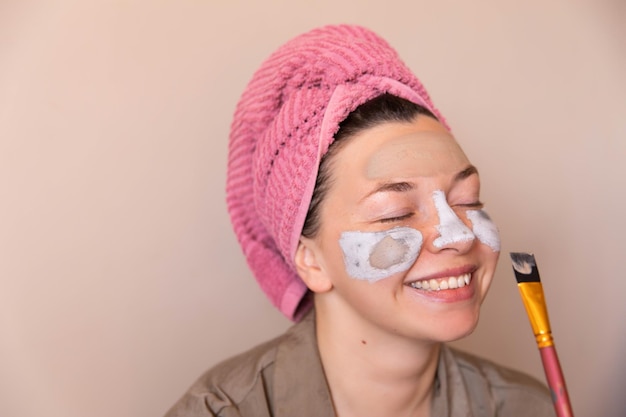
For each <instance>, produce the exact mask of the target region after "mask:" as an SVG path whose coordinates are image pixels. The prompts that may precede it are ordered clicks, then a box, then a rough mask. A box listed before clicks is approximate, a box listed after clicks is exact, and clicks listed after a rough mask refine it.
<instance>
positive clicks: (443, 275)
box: [405, 265, 476, 292]
mask: <svg viewBox="0 0 626 417" xmlns="http://www.w3.org/2000/svg"><path fill="white" fill-rule="evenodd" d="M474 271H476V267H475V266H472V265H466V266H463V267H459V268H452V269H448V270H446V271H442V272H439V273H436V274H431V275H428V276H425V277H422V278H419V279H415V280H413V281H409V282H407V283H406V284H405V285H407V286H409V287H411V288H415V289H417V290H422V291H427V292H436V291H443V290H456V289H460V288H464V287H467V286H469V285H470V284H471V282H472V278H473V273H474Z"/></svg>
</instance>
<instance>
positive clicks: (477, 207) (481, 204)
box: [454, 201, 484, 209]
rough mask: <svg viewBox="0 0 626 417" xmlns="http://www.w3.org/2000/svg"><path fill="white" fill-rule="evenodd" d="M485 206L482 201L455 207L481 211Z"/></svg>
mask: <svg viewBox="0 0 626 417" xmlns="http://www.w3.org/2000/svg"><path fill="white" fill-rule="evenodd" d="M483 206H484V204H483V203H482V202H481V201H475V202H473V203H465V204H455V205H454V207H463V208H473V209H481V208H483Z"/></svg>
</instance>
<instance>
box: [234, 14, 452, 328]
mask: <svg viewBox="0 0 626 417" xmlns="http://www.w3.org/2000/svg"><path fill="white" fill-rule="evenodd" d="M384 93H390V94H393V95H396V96H399V97H402V98H404V99H407V100H410V101H412V102H414V103H417V104H419V105H422V106H424V107H426V108H428V109H429V110H431V111H432V112H433V113H434V114H435V115H436V116H437V117H438V119H439V120H440V121H442V122H444V123H445V121H444V120H443V118H442V117H441V115H440V114H439V112H438V111H437V110H436V109H435V108H434V107H433V105H432V103H431V101H430V98H429V97H428V93H427V92H426V90H425V89H424V87H423V86H422V84H421V83H420V82H419V80H418V79H417V78H416V77H415V75H413V73H412V72H411V71H410V70H409V69H408V68H407V67H406V65H405V64H404V63H403V62H402V61H401V60H400V58H399V57H398V54H397V53H396V51H395V50H394V49H393V48H391V47H390V46H389V45H388V44H387V42H386V41H384V40H383V39H381V38H380V37H379V36H378V35H376V34H375V33H374V32H372V31H370V30H368V29H365V28H363V27H359V26H350V25H337V26H325V27H322V28H318V29H315V30H312V31H310V32H308V33H305V34H303V35H300V36H298V37H296V38H295V39H292V40H291V41H289V42H287V43H286V44H285V45H283V46H282V47H280V48H279V49H278V50H277V51H276V52H274V53H273V54H272V55H271V56H270V57H269V58H268V59H267V60H266V61H265V62H264V63H263V64H262V65H261V67H260V68H259V69H258V70H257V72H256V73H255V74H254V76H253V77H252V80H251V81H250V83H249V84H248V86H247V88H246V89H245V91H244V92H243V94H242V96H241V99H240V101H239V103H238V105H237V108H236V111H235V116H234V119H233V122H232V126H231V132H230V143H229V155H228V173H227V174H228V178H227V184H226V193H227V197H226V199H227V204H228V211H229V213H230V217H231V221H232V224H233V228H234V230H235V234H236V235H237V238H238V240H239V243H240V244H241V247H242V249H243V251H244V254H245V256H246V259H247V261H248V265H249V266H250V268H251V269H252V272H253V274H254V276H255V277H256V279H257V281H258V282H259V284H260V286H261V288H262V289H263V291H264V292H265V294H266V295H267V296H268V297H269V299H270V300H271V301H272V303H273V304H274V305H275V306H276V307H277V308H279V309H280V311H281V312H283V314H285V315H286V316H287V317H289V318H290V319H292V320H299V319H300V318H301V317H302V316H303V315H304V313H306V311H307V310H308V309H309V308H310V304H311V302H310V297H307V298H305V297H304V296H305V294H306V293H307V288H306V286H305V285H304V283H303V282H302V280H301V279H300V278H299V277H298V275H297V273H296V271H295V267H294V263H293V260H294V255H295V252H296V249H297V246H298V240H299V237H300V233H301V231H302V226H303V224H304V220H305V217H306V213H307V211H308V207H309V204H310V201H311V195H312V192H313V188H314V186H315V180H316V176H317V171H318V166H319V163H320V159H321V157H322V156H323V155H324V154H325V153H326V151H327V150H328V147H329V145H330V144H331V142H332V141H333V136H334V134H335V133H336V132H337V130H338V128H339V123H340V122H341V121H343V119H345V118H346V116H347V115H348V114H349V113H350V112H352V111H353V110H354V109H355V108H356V107H358V106H359V105H361V104H363V103H365V102H366V101H368V100H370V99H372V98H375V97H377V96H379V95H381V94H384Z"/></svg>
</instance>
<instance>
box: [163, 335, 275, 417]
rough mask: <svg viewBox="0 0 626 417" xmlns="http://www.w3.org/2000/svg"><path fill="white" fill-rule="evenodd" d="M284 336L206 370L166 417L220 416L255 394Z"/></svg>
mask: <svg viewBox="0 0 626 417" xmlns="http://www.w3.org/2000/svg"><path fill="white" fill-rule="evenodd" d="M284 338H285V335H282V336H279V337H277V338H275V339H272V340H270V341H268V342H265V343H263V344H260V345H258V346H256V347H254V348H252V349H250V350H248V351H246V352H243V353H240V354H238V355H236V356H233V357H231V358H229V359H226V360H224V361H222V362H220V363H218V364H217V365H215V366H213V367H212V368H211V369H209V370H208V371H206V372H205V373H204V374H203V375H202V376H201V377H200V378H198V380H196V382H195V383H194V384H193V385H192V386H191V388H189V390H188V391H187V392H186V393H185V394H184V396H183V397H182V398H181V399H180V400H179V401H178V402H177V403H176V404H175V405H174V406H173V407H172V408H171V409H170V411H169V412H168V413H167V415H166V417H178V416H185V417H187V416H212V415H221V413H222V412H223V411H224V410H225V409H228V408H233V409H237V408H238V407H239V405H240V404H241V403H243V402H245V401H246V399H247V398H248V397H249V396H251V395H257V394H259V392H258V391H259V389H262V388H263V385H264V379H265V378H266V377H267V375H268V374H271V372H272V367H273V365H274V361H275V358H276V350H277V347H278V346H279V345H280V344H281V342H282V341H283V339H284Z"/></svg>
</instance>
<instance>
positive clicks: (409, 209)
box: [310, 116, 499, 341]
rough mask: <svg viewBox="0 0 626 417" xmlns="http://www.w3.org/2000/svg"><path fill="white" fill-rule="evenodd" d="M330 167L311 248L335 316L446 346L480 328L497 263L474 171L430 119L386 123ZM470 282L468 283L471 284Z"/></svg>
mask: <svg viewBox="0 0 626 417" xmlns="http://www.w3.org/2000/svg"><path fill="white" fill-rule="evenodd" d="M347 140H348V142H346V143H345V144H343V146H342V148H341V149H339V151H338V152H337V153H336V154H335V155H334V156H333V159H332V161H331V164H330V169H331V180H332V183H331V186H330V188H329V190H328V193H327V194H326V196H325V200H324V201H323V202H322V206H321V212H320V220H321V221H320V229H319V233H318V234H317V235H316V237H315V238H313V239H312V240H311V241H310V244H311V245H312V247H313V251H314V253H315V257H316V261H317V263H318V265H319V269H320V273H321V274H323V275H324V276H325V277H326V279H328V280H329V282H330V283H332V288H331V290H330V291H328V292H327V293H325V294H324V297H327V300H331V305H334V306H336V307H333V308H335V310H334V311H336V312H340V311H342V310H343V311H344V312H345V313H347V314H353V313H355V314H353V315H354V317H358V318H359V320H361V322H362V323H363V324H365V325H368V326H374V327H376V328H378V329H380V330H384V331H387V332H392V333H395V334H400V335H403V336H407V337H410V338H412V339H416V338H417V339H421V340H430V341H449V340H454V339H458V338H460V337H462V336H465V335H467V334H468V333H470V332H471V331H472V330H473V329H474V327H475V326H476V324H477V320H478V315H479V309H480V305H481V303H482V301H483V299H484V297H485V295H486V293H487V290H488V288H489V285H490V283H491V279H492V277H493V273H494V270H495V266H496V262H497V259H498V251H499V240H498V236H497V230H496V229H495V226H493V224H492V223H491V221H490V220H489V218H488V216H486V215H485V214H484V212H482V211H481V208H482V205H481V203H480V199H479V191H480V182H479V178H478V173H477V171H476V170H475V168H474V167H473V166H472V165H471V164H470V162H469V161H468V159H467V157H466V156H465V154H464V153H463V151H462V150H461V148H460V147H459V145H458V144H457V143H456V141H455V139H454V138H453V137H452V136H451V135H450V134H449V133H448V131H447V130H446V129H445V128H444V127H443V126H442V125H441V124H440V123H439V122H437V121H436V120H434V119H432V118H430V117H427V116H419V117H417V118H416V119H414V121H413V122H410V123H406V122H405V123H400V122H398V123H396V122H392V123H385V124H381V125H379V126H375V127H373V128H370V129H367V130H365V131H362V132H360V133H358V134H356V135H355V136H353V137H351V138H349V139H347ZM468 282H469V283H468Z"/></svg>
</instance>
